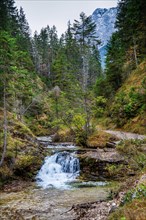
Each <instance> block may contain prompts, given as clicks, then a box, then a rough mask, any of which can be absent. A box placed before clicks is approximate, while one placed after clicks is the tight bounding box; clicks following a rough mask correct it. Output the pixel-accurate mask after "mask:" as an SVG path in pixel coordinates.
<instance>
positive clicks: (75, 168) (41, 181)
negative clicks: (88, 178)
mask: <svg viewBox="0 0 146 220" xmlns="http://www.w3.org/2000/svg"><path fill="white" fill-rule="evenodd" d="M79 171H80V165H79V159H78V158H75V157H74V156H73V155H72V154H71V153H69V152H66V151H64V152H59V153H56V154H54V155H52V156H50V157H46V159H45V162H44V165H43V166H42V168H41V170H40V171H39V173H38V175H37V176H36V180H37V184H38V185H39V186H41V187H43V188H50V187H55V188H67V187H68V186H67V183H69V182H72V181H73V180H75V178H76V177H77V176H78V175H79Z"/></svg>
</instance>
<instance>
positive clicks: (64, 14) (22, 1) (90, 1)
mask: <svg viewBox="0 0 146 220" xmlns="http://www.w3.org/2000/svg"><path fill="white" fill-rule="evenodd" d="M15 2H16V6H17V8H18V9H19V8H20V6H22V8H23V9H24V12H25V15H26V19H27V21H28V23H29V26H30V28H31V31H32V35H33V33H34V31H35V30H37V32H38V33H39V32H40V30H41V28H43V27H46V26H47V25H49V26H50V27H52V26H53V25H55V26H56V28H57V31H58V36H59V37H60V36H61V34H62V33H64V32H65V31H66V29H67V23H68V21H69V20H70V22H71V24H72V23H73V22H74V19H76V20H79V15H80V13H81V12H84V13H85V14H86V15H87V16H89V15H91V14H92V13H93V11H94V10H95V9H96V8H111V7H116V6H117V2H118V0H102V1H101V0H73V1H72V0H64V1H62V0H54V1H53V0H16V1H15Z"/></svg>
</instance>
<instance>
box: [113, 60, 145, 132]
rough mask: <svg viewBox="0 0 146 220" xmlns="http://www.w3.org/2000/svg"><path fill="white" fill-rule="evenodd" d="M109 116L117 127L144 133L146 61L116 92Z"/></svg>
mask: <svg viewBox="0 0 146 220" xmlns="http://www.w3.org/2000/svg"><path fill="white" fill-rule="evenodd" d="M110 117H111V118H112V121H113V122H114V123H115V124H116V126H117V128H121V129H123V130H125V131H131V132H135V133H141V134H145V133H146V61H143V62H142V63H141V64H140V65H139V66H138V67H137V69H136V70H134V71H133V72H132V73H131V74H130V75H129V77H128V78H127V80H126V81H125V82H124V83H123V85H122V86H121V88H120V89H119V90H118V92H117V93H116V95H115V98H114V102H113V104H112V105H111V107H110Z"/></svg>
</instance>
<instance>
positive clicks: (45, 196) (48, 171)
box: [0, 144, 113, 220]
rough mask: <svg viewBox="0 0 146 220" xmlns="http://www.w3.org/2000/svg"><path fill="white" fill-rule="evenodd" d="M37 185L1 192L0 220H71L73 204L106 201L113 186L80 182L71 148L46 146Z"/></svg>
mask: <svg viewBox="0 0 146 220" xmlns="http://www.w3.org/2000/svg"><path fill="white" fill-rule="evenodd" d="M47 148H48V149H49V151H50V152H51V153H50V154H51V156H47V157H46V158H45V160H44V164H43V165H42V167H41V169H40V171H38V174H37V176H36V182H34V183H30V185H29V186H27V187H26V188H24V189H22V190H20V191H17V192H15V191H11V192H2V193H1V197H0V205H1V208H0V210H1V212H0V219H4V220H8V219H19V220H21V219H22V220H23V219H27V220H28V219H30V220H38V219H40V220H72V219H75V216H74V214H71V212H69V210H70V209H71V207H72V206H73V205H74V204H81V203H86V202H94V201H99V200H103V199H106V198H107V196H108V195H109V192H110V190H111V188H112V187H113V185H110V184H109V183H107V182H101V181H99V182H98V181H97V182H95V181H91V180H89V181H83V180H80V178H79V177H80V164H79V159H78V157H77V155H76V151H77V148H76V147H75V146H73V145H67V144H65V145H56V146H52V145H49V146H48V147H47Z"/></svg>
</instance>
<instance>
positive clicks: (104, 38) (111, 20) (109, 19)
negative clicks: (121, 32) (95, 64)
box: [92, 7, 117, 66]
mask: <svg viewBox="0 0 146 220" xmlns="http://www.w3.org/2000/svg"><path fill="white" fill-rule="evenodd" d="M116 16H117V8H115V7H113V8H108V9H107V8H97V9H95V11H94V12H93V14H92V19H93V21H94V22H95V23H96V36H97V37H98V39H99V40H100V41H101V45H100V46H99V51H100V56H101V60H102V66H104V62H105V53H106V45H107V43H108V41H109V40H110V37H111V36H112V33H113V32H115V31H116V28H115V22H116Z"/></svg>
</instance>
